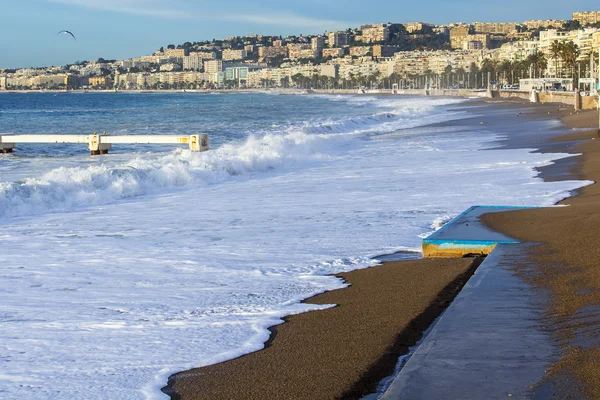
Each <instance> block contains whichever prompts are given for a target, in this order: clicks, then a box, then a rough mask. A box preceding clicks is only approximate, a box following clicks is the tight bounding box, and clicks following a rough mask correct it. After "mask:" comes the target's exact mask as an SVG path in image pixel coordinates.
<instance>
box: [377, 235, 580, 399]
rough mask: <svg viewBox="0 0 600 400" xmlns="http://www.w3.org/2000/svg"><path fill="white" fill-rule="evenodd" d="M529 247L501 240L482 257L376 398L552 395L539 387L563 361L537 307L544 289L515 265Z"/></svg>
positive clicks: (520, 261)
mask: <svg viewBox="0 0 600 400" xmlns="http://www.w3.org/2000/svg"><path fill="white" fill-rule="evenodd" d="M528 246H530V244H528V243H520V244H517V245H503V244H500V245H498V246H497V248H496V249H495V250H494V252H493V253H492V254H491V255H489V256H488V257H486V259H485V260H484V261H483V263H482V264H481V265H480V266H479V268H478V269H477V272H476V274H475V275H473V276H472V277H471V279H470V280H469V281H468V282H467V284H466V285H465V286H464V288H463V289H462V290H461V292H460V293H459V294H458V296H457V297H456V299H454V301H453V302H452V304H450V306H449V307H448V308H447V309H446V311H444V313H443V314H442V315H441V317H440V318H439V319H438V321H437V322H436V323H435V324H434V325H433V327H432V328H431V331H430V332H429V334H428V335H427V336H426V337H425V338H424V339H423V341H422V342H421V344H420V345H419V346H418V347H417V348H416V350H415V351H414V353H413V354H412V356H411V357H410V358H409V359H408V361H407V362H406V364H405V365H404V367H403V368H402V369H401V370H400V372H399V373H398V375H397V376H396V377H395V378H393V381H392V383H391V385H390V386H389V388H388V389H387V391H386V392H385V393H384V395H383V396H381V397H380V399H381V400H400V399H411V400H421V399H423V400H429V399H461V400H480V399H486V400H487V399H489V400H495V399H498V400H501V399H509V398H513V399H530V398H531V399H549V398H552V397H553V396H552V389H551V387H550V386H549V385H548V384H542V385H538V384H539V383H540V382H542V378H543V377H544V375H545V373H546V370H547V369H548V367H549V366H550V365H551V364H552V363H554V362H556V361H557V360H558V359H559V358H560V348H559V347H558V346H557V344H556V342H554V341H553V340H552V332H551V330H548V328H547V327H546V326H545V324H544V318H543V317H544V316H543V307H540V306H539V302H540V301H544V293H543V292H537V291H536V290H534V289H533V288H532V287H530V286H529V284H528V283H527V282H526V281H525V280H524V279H522V278H521V277H520V276H518V275H517V274H515V273H514V269H513V268H514V267H515V266H516V265H518V264H522V263H523V262H525V261H526V260H527V258H526V254H527V249H528ZM574 398H578V397H577V395H575V396H574Z"/></svg>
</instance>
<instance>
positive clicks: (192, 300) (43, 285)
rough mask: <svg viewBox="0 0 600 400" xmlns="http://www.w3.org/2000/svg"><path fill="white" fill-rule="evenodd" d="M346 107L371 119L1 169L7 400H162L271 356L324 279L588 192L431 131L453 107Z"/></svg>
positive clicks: (462, 134) (518, 155) (466, 136)
mask: <svg viewBox="0 0 600 400" xmlns="http://www.w3.org/2000/svg"><path fill="white" fill-rule="evenodd" d="M282 99H283V100H281V101H285V99H284V96H282ZM333 101H346V100H343V99H342V100H339V99H335V98H333ZM350 101H363V102H367V104H371V105H370V106H368V107H372V109H373V113H372V116H371V117H360V118H358V117H355V116H351V117H349V118H347V119H346V120H344V121H340V120H335V119H331V120H330V121H328V119H327V117H325V116H323V118H321V119H319V120H314V121H309V122H305V123H294V124H288V125H283V124H282V125H281V126H278V127H275V128H269V129H264V131H260V130H256V131H255V132H254V134H253V135H252V136H249V137H248V138H247V139H244V140H240V141H234V142H228V143H225V144H223V145H221V146H219V147H218V148H216V149H214V150H212V151H209V152H206V153H201V154H194V153H190V152H189V151H186V150H175V151H173V152H170V153H163V154H159V155H151V154H120V155H110V156H108V157H107V158H105V159H104V160H102V161H97V159H95V160H94V161H89V160H87V158H77V157H73V158H72V159H71V158H68V159H66V160H65V159H60V160H53V159H39V158H36V159H35V163H34V162H31V161H30V160H28V159H26V160H21V159H18V158H14V157H12V156H10V157H5V158H3V159H2V164H0V173H2V174H3V175H2V176H3V179H2V180H3V181H4V182H3V183H1V186H0V210H1V211H0V213H1V215H0V219H1V220H2V224H3V230H2V236H0V243H1V245H2V249H3V250H2V253H3V260H4V261H3V263H2V265H0V323H1V324H2V330H0V363H2V365H3V366H4V367H5V368H3V372H2V373H1V374H0V397H2V398H3V399H17V398H27V399H72V398H110V399H155V398H156V399H165V398H167V396H165V395H163V394H162V393H161V392H160V390H159V389H160V388H161V387H162V386H164V385H165V384H166V381H167V378H168V376H169V375H170V374H171V373H175V372H178V371H181V370H184V369H187V368H191V367H197V366H202V365H208V364H211V363H215V362H219V361H223V360H226V359H230V358H233V357H236V356H239V355H242V354H245V353H247V352H250V351H255V350H258V349H261V348H262V347H263V343H264V342H265V341H266V340H267V338H268V330H267V328H268V327H269V326H272V325H274V324H278V323H280V322H281V321H282V317H284V316H285V315H289V314H294V313H298V312H303V311H306V310H309V309H315V308H319V307H320V306H315V305H308V304H302V303H300V302H299V301H300V300H302V299H304V298H306V297H308V296H310V295H313V294H316V293H320V292H323V291H326V290H330V289H335V288H341V287H344V286H345V284H344V283H343V282H341V281H340V280H338V279H337V278H335V277H332V276H329V275H328V274H332V273H337V272H341V271H348V270H352V269H356V268H364V267H369V266H372V265H374V264H375V263H376V261H374V260H372V259H371V257H372V256H375V255H378V254H384V253H391V252H394V251H397V250H417V251H418V250H419V248H420V238H419V235H422V234H424V233H426V232H429V231H431V230H432V229H437V228H439V227H440V226H441V225H442V223H443V222H444V221H447V220H448V219H449V218H450V217H452V216H455V215H457V214H458V213H460V212H461V211H463V210H464V209H466V208H467V207H469V206H471V205H474V204H495V205H550V204H553V203H554V202H555V201H557V200H559V199H561V198H563V197H565V196H566V195H567V193H568V191H569V190H572V189H575V188H577V187H580V186H581V185H583V184H585V183H584V182H549V183H545V182H543V181H541V180H540V179H539V178H537V177H536V176H537V174H536V172H535V171H534V169H533V168H534V167H538V166H542V165H546V164H548V163H550V162H552V159H557V158H560V157H563V156H567V155H560V154H551V155H548V154H539V153H534V152H532V151H531V150H526V149H518V150H510V149H495V150H482V149H485V148H489V147H490V141H492V140H494V139H496V138H497V135H496V133H493V132H488V131H485V130H483V129H482V128H480V127H475V128H468V127H465V126H463V127H459V128H450V127H445V128H444V127H419V126H422V125H425V124H426V123H429V122H438V121H440V120H444V119H452V118H459V117H460V116H461V115H462V114H460V113H454V112H450V111H448V110H447V109H446V108H440V107H441V106H442V105H444V104H445V105H448V104H451V102H450V103H448V102H446V103H444V100H434V102H433V103H428V102H427V101H428V100H425V99H423V100H419V101H416V100H408V101H407V100H389V99H384V100H377V99H375V98H369V97H361V98H360V100H350ZM379 101H381V102H382V104H383V105H382V104H380V103H379ZM403 103H404V106H405V107H412V110H413V111H411V112H410V113H406V112H404V111H403V109H404V108H403ZM430 104H433V105H430ZM391 108H394V109H396V111H394V110H393V109H391ZM382 113H392V114H393V116H392V117H390V118H389V119H390V120H391V121H388V118H387V117H382V115H383V114H382ZM369 118H371V119H369ZM361 121H362V122H361ZM324 123H326V124H331V125H335V126H334V127H332V128H326V127H324V126H325V125H324ZM388 123H389V125H387V126H382V124H388ZM355 125H357V127H356V126H355ZM411 126H412V127H413V128H412V129H408V130H403V131H396V130H395V129H396V128H404V127H411ZM519 129H521V130H527V129H528V127H527V126H526V125H523V124H521V125H520V126H519ZM11 162H15V163H17V164H16V165H20V166H21V169H25V171H29V172H31V175H30V176H28V177H27V176H26V177H25V178H22V177H23V174H24V172H23V170H19V171H15V170H14V168H12V167H10V166H7V165H6V163H11ZM38 163H41V164H38ZM59 163H62V164H65V163H66V164H68V166H64V167H58V168H57V167H56V165H57V164H59ZM11 165H12V164H11ZM44 166H46V167H47V168H44ZM38 171H42V172H40V173H37V172H38ZM25 175H26V174H25ZM9 176H19V180H20V181H19V182H14V181H12V180H10V179H5V177H9ZM327 306H328V305H325V306H323V307H327Z"/></svg>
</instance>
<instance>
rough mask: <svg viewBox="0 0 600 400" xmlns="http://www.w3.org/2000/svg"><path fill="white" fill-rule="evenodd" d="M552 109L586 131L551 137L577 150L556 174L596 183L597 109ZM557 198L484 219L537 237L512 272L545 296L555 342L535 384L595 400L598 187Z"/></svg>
mask: <svg viewBox="0 0 600 400" xmlns="http://www.w3.org/2000/svg"><path fill="white" fill-rule="evenodd" d="M558 114H561V115H559V116H560V117H562V119H563V121H564V122H565V123H566V124H567V125H568V126H570V127H576V128H585V129H586V130H585V131H584V132H574V133H572V134H568V135H564V136H561V137H557V138H555V139H553V142H554V143H556V144H558V150H561V151H563V152H573V151H575V152H580V153H583V156H582V157H578V158H576V160H578V162H576V163H575V164H573V165H572V167H571V168H570V174H567V176H564V177H563V178H562V179H586V180H592V181H595V182H597V181H598V180H600V138H599V137H598V134H597V132H598V130H597V127H598V113H597V111H587V112H583V113H579V114H576V113H571V112H564V111H563V112H560V113H558ZM541 172H542V176H544V175H545V170H544V169H542V170H541ZM560 204H563V205H569V207H560V208H544V209H533V210H525V211H515V212H509V213H501V214H489V215H486V216H484V222H485V223H487V224H488V225H489V226H491V227H492V228H494V229H495V230H498V231H500V232H503V233H506V234H508V235H510V236H513V237H516V238H518V239H521V240H524V241H530V242H535V243H538V244H537V245H536V246H534V247H533V248H532V250H531V251H530V253H529V254H528V255H527V257H528V262H526V263H525V264H524V265H520V266H517V268H516V271H517V272H518V273H520V274H521V275H522V276H523V277H525V279H526V280H528V281H529V282H531V283H532V284H533V285H535V286H536V287H538V288H541V289H543V290H544V291H545V292H547V293H549V295H550V299H551V300H550V302H549V304H547V308H546V310H545V315H546V317H545V324H546V326H547V327H548V328H550V330H551V331H552V332H553V338H554V339H555V340H556V342H557V343H558V344H559V345H560V347H561V359H560V360H559V361H558V362H557V363H556V364H554V365H553V366H552V367H551V368H550V369H549V370H548V372H547V376H546V377H545V379H544V382H542V383H541V385H544V386H546V389H547V388H548V387H550V388H551V390H552V397H553V398H561V399H563V398H600V240H599V239H600V186H599V185H591V186H588V187H585V188H583V189H581V190H579V191H578V192H577V193H576V196H575V197H572V198H569V199H566V200H564V201H562V202H561V203H560ZM544 398H548V397H546V396H545V397H544Z"/></svg>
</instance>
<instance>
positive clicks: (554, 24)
mask: <svg viewBox="0 0 600 400" xmlns="http://www.w3.org/2000/svg"><path fill="white" fill-rule="evenodd" d="M565 22H567V21H565V20H564V19H537V20H529V21H525V22H524V23H523V24H524V25H525V26H526V27H527V29H540V28H562V27H563V25H564V24H565Z"/></svg>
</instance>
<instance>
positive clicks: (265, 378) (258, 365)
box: [164, 258, 479, 399]
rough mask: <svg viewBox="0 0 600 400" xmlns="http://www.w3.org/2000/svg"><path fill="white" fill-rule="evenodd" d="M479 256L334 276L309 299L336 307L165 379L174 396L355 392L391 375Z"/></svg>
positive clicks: (278, 396)
mask: <svg viewBox="0 0 600 400" xmlns="http://www.w3.org/2000/svg"><path fill="white" fill-rule="evenodd" d="M478 264H479V260H478V259H469V258H464V259H453V260H439V259H428V260H417V261H396V262H388V263H385V264H384V265H382V266H378V267H373V268H368V269H362V270H357V271H353V272H349V273H345V274H340V275H338V276H339V277H340V278H342V279H344V280H345V281H346V282H347V283H348V284H350V285H351V286H350V287H349V288H347V289H342V290H336V291H331V292H327V293H324V294H321V295H318V296H315V297H313V298H311V299H309V300H308V301H307V302H308V303H312V304H337V307H334V308H329V309H326V310H322V311H314V312H309V313H304V314H299V315H294V316H291V317H289V318H287V320H286V322H285V323H284V324H282V325H279V326H276V327H274V328H272V330H271V331H272V334H271V337H270V340H269V342H267V343H266V345H265V350H262V351H259V352H255V353H251V354H248V355H246V356H243V357H240V358H237V359H235V360H231V361H227V362H224V363H220V364H216V365H211V366H208V367H204V368H198V369H194V370H191V371H187V372H184V373H181V374H176V375H174V376H172V377H171V379H170V381H169V387H168V389H165V390H164V391H165V392H167V393H169V394H171V395H172V398H177V399H236V398H237V399H241V398H244V399H333V398H361V397H362V396H364V395H366V394H369V393H372V392H374V391H375V390H376V388H377V384H378V382H379V381H380V380H381V379H382V378H385V377H386V376H389V375H391V374H392V373H393V371H394V367H395V365H396V363H397V361H398V358H399V357H400V356H401V355H403V354H406V352H407V351H408V348H409V346H412V345H414V344H416V343H417V341H418V340H419V339H420V337H421V335H422V333H423V331H424V330H426V329H427V327H429V325H430V324H431V323H432V322H433V321H434V320H435V318H436V317H437V316H439V314H440V313H441V312H442V311H443V310H444V309H445V308H446V307H447V305H448V304H449V303H450V302H451V301H452V299H453V298H454V296H456V294H457V293H458V291H459V290H460V288H461V287H462V286H463V285H464V283H466V281H467V280H468V279H469V278H470V276H471V275H472V274H473V272H474V270H475V268H476V267H477V265H478Z"/></svg>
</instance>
